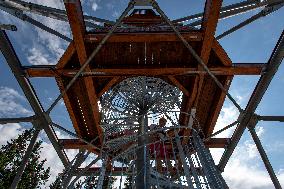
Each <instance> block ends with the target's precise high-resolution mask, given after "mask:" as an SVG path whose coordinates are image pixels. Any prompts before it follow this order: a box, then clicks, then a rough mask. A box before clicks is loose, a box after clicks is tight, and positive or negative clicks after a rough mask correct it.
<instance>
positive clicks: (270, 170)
mask: <svg viewBox="0 0 284 189" xmlns="http://www.w3.org/2000/svg"><path fill="white" fill-rule="evenodd" d="M249 132H250V134H251V136H252V138H253V141H254V143H255V145H256V147H257V149H258V152H259V154H260V156H261V159H262V161H263V163H264V165H265V167H266V170H267V172H268V173H269V176H270V178H271V180H272V182H273V184H274V187H275V188H276V189H282V187H281V185H280V183H279V180H278V179H277V177H276V175H275V172H274V170H273V168H272V165H271V164H270V162H269V159H268V157H267V155H266V153H265V150H264V149H263V147H262V145H261V142H260V140H259V138H258V136H257V134H256V132H255V128H254V126H252V127H249Z"/></svg>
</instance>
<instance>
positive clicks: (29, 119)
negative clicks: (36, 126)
mask: <svg viewBox="0 0 284 189" xmlns="http://www.w3.org/2000/svg"><path fill="white" fill-rule="evenodd" d="M33 120H34V117H33V116H31V117H17V118H0V124H7V123H21V122H32V121H33Z"/></svg>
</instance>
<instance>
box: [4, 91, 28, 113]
mask: <svg viewBox="0 0 284 189" xmlns="http://www.w3.org/2000/svg"><path fill="white" fill-rule="evenodd" d="M24 100H25V98H24V97H23V96H22V95H20V94H19V93H18V92H17V91H16V90H14V89H12V88H9V87H3V86H0V116H1V117H3V116H6V117H8V116H15V115H22V116H23V115H24V116H27V115H31V114H32V112H31V111H30V110H28V109H26V108H25V107H23V105H21V103H22V102H23V101H24Z"/></svg>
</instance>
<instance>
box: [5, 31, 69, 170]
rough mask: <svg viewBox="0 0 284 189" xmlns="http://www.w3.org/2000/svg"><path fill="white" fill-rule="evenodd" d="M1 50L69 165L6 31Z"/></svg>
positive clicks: (43, 125)
mask: <svg viewBox="0 0 284 189" xmlns="http://www.w3.org/2000/svg"><path fill="white" fill-rule="evenodd" d="M0 50H1V52H2V54H3V55H4V57H5V59H6V61H7V63H8V65H9V67H10V68H11V70H12V72H13V74H14V76H15V78H16V79H17V81H18V83H19V85H20V87H21V88H22V90H23V92H24V94H25V96H26V98H27V100H28V101H29V103H30V105H31V107H32V109H33V110H34V112H35V114H36V116H37V117H38V119H39V122H40V125H41V126H42V128H43V129H44V131H45V132H46V134H47V137H48V138H49V140H50V141H51V143H52V145H53V147H54V149H55V150H56V152H57V154H58V156H59V158H60V159H61V161H62V163H63V165H64V166H67V165H68V162H69V160H68V158H67V156H66V154H65V153H64V150H63V149H62V148H61V147H60V145H59V144H58V141H57V137H56V135H55V132H54V131H53V130H52V128H51V127H50V122H51V120H50V117H49V116H47V115H46V114H45V113H44V110H43V108H42V106H41V104H40V102H39V100H38V98H37V96H36V93H35V91H34V90H33V87H32V86H31V84H30V81H29V80H28V79H27V78H26V77H25V76H24V75H25V74H24V71H23V70H22V66H21V63H20V61H19V59H18V57H17V55H16V52H15V50H14V48H13V46H12V44H11V42H10V40H9V38H8V36H7V34H6V32H5V31H2V30H0Z"/></svg>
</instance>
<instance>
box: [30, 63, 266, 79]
mask: <svg viewBox="0 0 284 189" xmlns="http://www.w3.org/2000/svg"><path fill="white" fill-rule="evenodd" d="M265 67H266V64H254V63H245V64H240V63H237V64H233V66H232V67H215V68H210V70H211V71H212V73H213V74H215V75H261V74H262V72H263V70H264V69H265ZM77 71H78V70H75V69H74V70H73V69H72V70H71V69H70V70H69V69H55V68H54V67H53V66H50V67H48V66H45V67H36V66H32V67H26V68H25V72H26V74H27V76H28V77H55V76H58V75H63V76H70V77H72V76H74V75H75V74H76V73H77ZM195 74H207V73H206V72H205V71H203V70H198V69H197V68H137V69H118V68H115V69H101V68H100V69H93V70H91V71H89V72H84V73H83V74H82V75H85V76H96V77H100V76H128V75H129V76H132V75H133V76H134V75H145V76H163V75H172V76H174V75H195Z"/></svg>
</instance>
